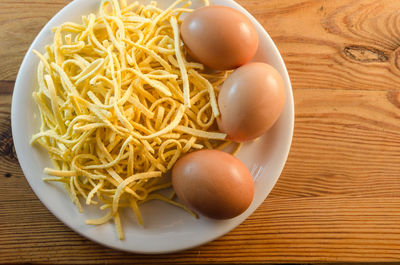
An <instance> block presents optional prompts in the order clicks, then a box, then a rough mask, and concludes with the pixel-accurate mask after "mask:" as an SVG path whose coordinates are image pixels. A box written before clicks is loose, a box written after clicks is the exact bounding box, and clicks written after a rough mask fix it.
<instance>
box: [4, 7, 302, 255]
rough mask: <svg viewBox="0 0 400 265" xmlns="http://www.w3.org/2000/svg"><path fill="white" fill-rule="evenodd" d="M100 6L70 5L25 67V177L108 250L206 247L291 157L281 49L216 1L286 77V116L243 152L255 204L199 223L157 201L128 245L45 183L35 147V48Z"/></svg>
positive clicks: (290, 114)
mask: <svg viewBox="0 0 400 265" xmlns="http://www.w3.org/2000/svg"><path fill="white" fill-rule="evenodd" d="M139 2H144V3H149V2H150V1H139ZM171 2H173V1H172V0H168V1H167V0H163V1H159V3H160V4H159V5H160V6H161V7H162V8H165V7H166V6H168V5H169V4H170V3H171ZM193 2H194V6H195V7H196V5H197V6H200V5H201V3H202V1H201V0H194V1H193ZM99 3H100V1H99V0H75V1H73V2H71V3H70V4H68V5H67V6H66V7H65V8H63V9H62V10H61V11H60V12H59V13H58V14H57V15H55V16H54V17H53V18H52V19H51V20H50V21H49V22H48V23H47V25H46V26H45V27H44V28H43V29H42V31H41V32H40V33H39V35H38V36H37V37H36V39H35V40H34V41H33V43H32V45H31V47H30V48H29V50H28V52H27V53H26V55H25V58H24V60H23V62H22V65H21V68H20V70H19V73H18V77H17V80H16V83H15V88H14V94H13V99H12V111H11V121H12V133H13V139H14V144H15V149H16V152H17V156H18V159H19V162H20V165H21V167H22V170H23V172H24V174H25V176H26V179H27V180H28V182H29V184H30V186H31V187H32V189H33V191H34V192H35V193H36V195H37V196H38V197H39V199H40V200H41V201H42V203H43V204H44V205H45V206H46V207H47V208H48V209H49V210H50V211H51V212H52V213H53V214H54V215H55V216H56V217H57V218H58V219H59V220H61V221H62V222H63V223H65V224H66V225H67V226H69V227H70V228H71V229H73V230H74V231H76V232H77V233H79V234H81V235H82V236H85V237H87V238H89V239H91V240H93V241H95V242H98V243H100V244H102V245H105V246H108V247H112V248H116V249H120V250H125V251H130V252H137V253H167V252H174V251H179V250H183V249H188V248H192V247H195V246H199V245H201V244H204V243H206V242H209V241H211V240H214V239H216V238H218V237H220V236H222V235H224V234H226V233H228V232H229V231H230V230H232V229H233V228H235V227H236V226H237V225H239V224H240V223H241V222H242V221H244V220H245V219H246V218H247V217H248V216H249V215H250V214H251V213H252V212H253V211H254V210H255V209H256V208H257V207H258V206H259V205H260V204H261V203H262V202H263V201H264V200H265V198H266V197H267V195H268V194H269V192H270V191H271V189H272V187H273V186H274V185H275V183H276V181H277V180H278V178H279V175H280V174H281V172H282V169H283V167H284V165H285V162H286V159H287V156H288V153H289V149H290V144H291V141H292V134H293V125H294V104H293V95H292V88H291V84H290V80H289V76H288V73H287V70H286V67H285V64H284V62H283V60H282V58H281V56H280V54H279V51H278V49H277V48H276V46H275V44H274V42H273V41H272V39H271V38H270V37H269V35H268V34H267V32H266V31H265V30H264V28H263V27H262V26H261V25H260V24H259V23H258V22H257V21H256V20H255V19H254V17H252V16H251V15H250V14H249V13H248V12H247V11H246V10H245V9H244V8H242V7H241V6H240V5H238V4H237V3H235V2H234V1H232V0H215V1H212V3H213V4H218V5H225V6H229V7H232V8H235V9H237V10H239V11H241V12H243V13H244V14H245V15H246V16H248V17H249V18H250V19H251V20H252V22H253V23H254V24H255V26H256V28H257V32H258V35H259V48H258V52H257V54H256V56H255V58H254V60H256V61H263V62H267V63H269V64H271V65H273V66H274V67H275V68H276V69H277V70H278V71H279V72H280V74H281V75H282V77H283V79H284V81H285V86H286V95H287V98H286V103H285V107H284V109H283V112H282V114H281V116H280V118H279V120H278V121H277V123H276V124H275V125H274V127H273V128H272V129H271V130H270V131H269V132H268V133H267V134H266V135H264V136H263V137H261V138H260V139H258V140H257V141H255V142H252V143H248V144H246V145H245V146H244V148H243V149H242V150H241V151H240V153H239V154H238V155H237V156H238V158H239V159H240V160H242V161H243V162H244V163H245V164H246V165H247V166H248V168H249V169H250V171H251V172H252V175H253V178H254V180H255V196H254V200H253V202H252V204H251V206H250V207H249V208H248V209H247V211H246V212H244V213H243V214H242V215H240V216H238V217H236V218H233V219H230V220H224V221H216V220H211V219H208V218H205V217H203V216H201V217H200V218H199V219H194V218H193V217H192V216H191V215H189V214H188V213H187V212H185V211H182V210H181V209H177V208H175V207H173V206H170V205H168V204H166V203H163V202H158V201H153V202H150V203H148V204H145V205H144V206H143V207H142V212H143V216H144V222H145V226H144V227H139V226H138V225H137V223H136V220H135V217H134V215H133V213H132V212H131V211H126V212H124V213H123V214H122V216H123V218H122V224H123V228H124V232H125V237H126V239H125V240H122V241H121V240H119V239H118V238H117V235H116V232H115V229H114V224H113V223H112V222H110V223H107V224H104V225H101V226H89V225H86V224H85V220H86V219H87V218H96V217H100V216H102V215H103V214H104V213H100V212H99V210H97V209H96V208H94V207H85V213H84V214H81V213H79V212H78V211H77V209H76V207H75V205H73V204H72V202H71V201H70V199H69V197H68V196H67V194H66V192H65V191H64V190H63V189H62V188H61V186H58V185H57V184H48V183H45V182H43V181H42V177H44V174H43V168H44V167H46V166H51V163H50V161H49V157H48V155H47V153H46V152H45V151H43V150H42V149H40V148H33V147H31V146H30V145H29V140H30V138H31V135H32V134H33V133H35V132H37V131H38V130H39V126H40V117H39V115H38V110H37V108H36V106H35V104H34V102H33V99H32V92H33V91H34V90H36V89H37V85H36V84H37V82H36V69H37V65H38V62H39V60H38V58H37V57H36V56H35V55H34V54H32V49H36V50H38V51H41V52H43V50H44V46H45V45H46V44H49V43H50V42H51V41H52V36H53V35H52V33H51V28H52V27H54V26H58V25H60V24H62V23H63V22H66V21H74V22H80V19H81V16H82V15H85V14H88V13H90V12H97V9H98V6H99Z"/></svg>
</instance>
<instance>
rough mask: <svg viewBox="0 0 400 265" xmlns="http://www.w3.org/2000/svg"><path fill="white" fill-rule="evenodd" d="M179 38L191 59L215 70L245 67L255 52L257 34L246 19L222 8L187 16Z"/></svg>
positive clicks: (213, 6) (213, 8) (199, 11)
mask: <svg viewBox="0 0 400 265" xmlns="http://www.w3.org/2000/svg"><path fill="white" fill-rule="evenodd" d="M181 37H182V40H183V42H184V43H185V47H186V48H187V50H188V52H189V54H190V55H191V56H192V57H193V58H194V59H196V60H197V61H199V62H201V63H203V64H204V65H206V66H208V67H210V68H212V69H216V70H227V69H234V68H237V67H239V66H241V65H243V64H245V63H247V62H248V61H250V59H251V58H252V57H253V56H254V54H255V53H256V51H257V48H258V35H257V30H256V28H255V27H254V25H253V23H252V22H251V21H250V19H249V18H247V17H246V16H245V15H244V14H243V13H241V12H239V11H237V10H235V9H233V8H229V7H226V6H217V5H211V6H207V7H202V8H199V9H196V10H195V11H193V12H192V13H190V14H189V15H187V16H186V17H185V19H184V20H183V22H182V26H181Z"/></svg>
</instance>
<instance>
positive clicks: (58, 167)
mask: <svg viewBox="0 0 400 265" xmlns="http://www.w3.org/2000/svg"><path fill="white" fill-rule="evenodd" d="M182 2H185V1H183V0H178V1H176V2H175V3H174V4H172V5H171V6H170V7H168V8H167V9H165V10H161V9H159V8H158V7H157V5H156V3H155V2H152V3H151V4H149V5H146V6H144V5H139V3H138V2H134V3H131V4H128V3H127V2H126V1H125V0H120V1H117V0H103V1H102V2H101V4H100V8H99V14H98V15H95V14H89V15H87V16H83V17H82V24H75V23H71V22H67V23H64V24H62V25H61V26H59V27H56V28H54V29H53V32H54V40H53V43H52V44H50V45H48V46H46V47H45V52H44V53H43V54H41V53H39V52H37V51H34V52H35V54H36V55H37V56H38V57H39V59H40V62H39V64H38V69H37V79H38V87H39V88H38V90H37V91H35V92H34V93H33V98H34V100H35V102H36V103H37V106H38V108H39V110H40V115H41V120H42V123H41V127H40V132H38V133H37V134H35V135H33V137H32V140H31V143H32V144H33V143H37V144H39V145H40V146H42V147H43V148H44V149H46V150H47V152H48V153H49V155H50V158H51V160H52V162H53V165H54V168H45V169H44V172H45V173H46V174H47V175H49V177H46V178H44V180H45V181H56V182H61V183H63V184H64V187H65V189H66V190H67V192H68V193H69V195H70V198H71V200H72V201H73V202H74V204H76V206H77V207H78V209H79V211H81V212H82V211H83V209H82V205H81V200H82V199H83V200H84V203H85V204H87V205H92V204H94V205H97V206H98V207H99V208H100V209H102V210H106V209H107V210H108V213H106V214H105V215H104V216H103V217H101V218H98V219H95V220H87V224H92V225H99V224H104V223H106V222H108V221H110V220H113V221H114V223H115V226H116V230H117V234H118V236H119V238H120V239H123V237H124V233H123V230H122V225H121V218H120V212H119V210H120V209H121V208H122V207H129V208H131V209H132V210H133V212H134V214H135V216H136V217H137V220H138V223H140V224H143V219H142V216H141V213H140V210H139V205H140V204H142V203H144V202H146V201H149V200H153V199H157V200H163V201H166V202H168V203H170V204H172V205H175V206H178V207H181V208H183V209H184V210H186V211H188V212H189V213H191V214H193V215H194V216H196V214H195V213H194V212H192V211H191V210H190V209H188V208H186V207H185V206H184V205H181V204H180V203H178V202H175V201H173V197H174V196H173V195H172V196H170V197H168V198H167V197H164V196H162V195H160V194H158V193H156V192H157V191H159V190H161V189H165V188H168V187H170V186H171V181H170V177H169V176H168V173H169V171H170V169H171V168H172V167H173V165H174V163H175V162H176V161H177V160H178V159H179V158H180V157H181V156H182V155H184V154H185V153H188V152H191V151H194V150H197V149H202V148H215V149H221V148H223V147H225V146H226V145H227V144H228V143H229V141H227V140H226V139H225V138H226V135H225V134H223V133H220V132H218V131H217V127H216V125H215V118H216V117H217V116H218V115H219V111H218V106H217V101H216V95H217V94H218V86H219V84H221V83H222V82H223V81H224V80H225V79H226V77H227V76H228V74H229V72H227V71H222V72H213V73H209V72H206V71H205V69H204V66H203V65H202V64H200V63H197V62H192V61H189V60H188V57H187V56H186V53H185V50H184V49H183V43H182V41H181V39H180V36H179V25H180V23H181V20H180V16H181V14H182V13H187V12H191V11H192V9H189V8H188V7H189V6H190V4H191V3H190V2H185V3H183V5H181V4H182ZM205 4H206V5H208V2H207V1H205ZM179 5H181V6H180V7H178V6H179Z"/></svg>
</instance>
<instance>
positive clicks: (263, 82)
mask: <svg viewBox="0 0 400 265" xmlns="http://www.w3.org/2000/svg"><path fill="white" fill-rule="evenodd" d="M284 104H285V84H284V82H283V79H282V77H281V75H280V74H279V73H278V71H277V70H275V68H273V67H272V66H270V65H268V64H265V63H248V64H246V65H243V66H241V67H239V68H238V69H236V70H235V71H233V72H232V74H231V75H230V76H229V77H228V78H227V79H226V80H225V82H224V84H223V85H222V87H221V90H220V93H219V96H218V106H219V109H220V113H221V115H220V116H219V117H218V118H217V123H218V127H219V129H220V130H221V131H222V132H224V133H226V134H227V135H228V138H229V139H231V140H233V141H236V142H245V141H249V140H253V139H255V138H257V137H259V136H261V135H263V134H264V133H265V132H266V131H268V129H269V128H271V127H272V125H273V124H274V123H275V121H276V120H277V119H278V117H279V115H280V113H281V111H282V109H283V106H284Z"/></svg>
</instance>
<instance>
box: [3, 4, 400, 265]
mask: <svg viewBox="0 0 400 265" xmlns="http://www.w3.org/2000/svg"><path fill="white" fill-rule="evenodd" d="M67 2H68V1H66V0H56V1H45V0H35V1H28V0H26V1H20V0H19V1H5V0H0V22H1V23H0V39H1V40H2V41H1V42H0V58H2V59H1V60H0V201H1V203H0V263H41V264H70V263H76V264H98V263H102V264H103V263H107V264H121V263H131V264H155V263H156V264H167V263H172V264H205V263H212V264H232V263H274V262H279V263H285V262H286V263H289V262H295V263H313V262H338V261H339V262H383V261H386V262H390V261H391V262H398V261H400V244H399V242H400V193H399V191H400V177H399V176H400V174H399V172H400V156H399V153H400V138H399V137H398V136H399V134H400V89H399V83H400V49H399V47H400V11H399V10H400V2H399V1H396V0H353V1H348V0H336V1H324V0H270V1H261V0H240V1H238V2H239V3H240V4H242V5H243V6H244V7H245V8H246V9H247V10H248V11H250V13H252V14H253V15H254V16H255V17H256V18H257V19H258V20H259V21H260V22H261V23H262V24H263V25H264V27H265V28H266V30H267V31H268V32H269V34H270V35H271V37H272V38H273V40H274V41H275V42H276V44H277V46H278V48H279V50H280V52H281V54H282V56H283V58H284V60H285V63H286V65H287V68H288V70H289V74H290V77H291V80H292V85H293V92H294V99H295V111H296V117H295V132H294V138H293V143H292V148H291V152H290V155H289V158H288V161H287V163H286V166H285V169H284V171H283V172H282V175H281V177H280V179H279V181H278V183H277V185H276V186H275V187H274V189H273V191H272V192H271V194H270V195H269V197H268V198H267V199H266V200H265V202H264V203H263V204H262V205H261V206H260V208H259V209H258V210H257V211H256V212H255V213H254V214H253V215H251V217H249V218H248V219H247V220H246V221H245V222H244V223H243V224H241V225H240V226H239V227H237V228H236V229H234V230H233V231H232V232H230V233H228V234H227V235H225V236H223V237H221V238H219V239H217V240H215V241H213V242H211V243H209V244H206V245H204V246H201V247H198V248H194V249H191V250H187V251H183V252H180V253H175V254H169V255H136V254H128V253H123V252H119V251H115V250H112V249H108V248H105V247H102V246H99V245H97V244H95V243H92V242H90V241H88V240H86V239H84V238H82V237H81V236H79V235H78V234H76V233H75V232H73V231H71V230H70V229H69V228H67V227H66V226H64V225H63V224H62V223H60V222H59V221H58V220H57V219H56V218H55V217H54V216H53V215H52V214H51V213H49V211H48V210H47V209H46V208H45V207H44V206H43V205H42V204H41V203H40V201H39V200H38V199H37V198H36V196H35V195H34V193H33V192H32V191H31V189H30V187H29V185H28V183H27V181H26V179H25V178H24V176H23V174H22V172H21V169H20V167H19V165H18V161H17V159H16V155H15V152H14V150H13V144H12V138H11V129H10V104H11V94H12V89H13V85H14V80H15V77H16V74H17V71H18V68H19V64H20V62H21V60H22V58H23V56H24V53H25V51H26V49H27V48H28V46H29V44H30V43H31V41H32V40H33V38H34V36H35V35H36V34H37V33H38V32H39V30H40V29H41V27H42V26H43V25H44V24H45V23H46V22H47V21H48V19H49V18H50V17H52V16H53V15H54V14H55V13H56V12H57V11H58V10H59V9H60V8H62V7H63V6H64V5H65V4H67Z"/></svg>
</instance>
